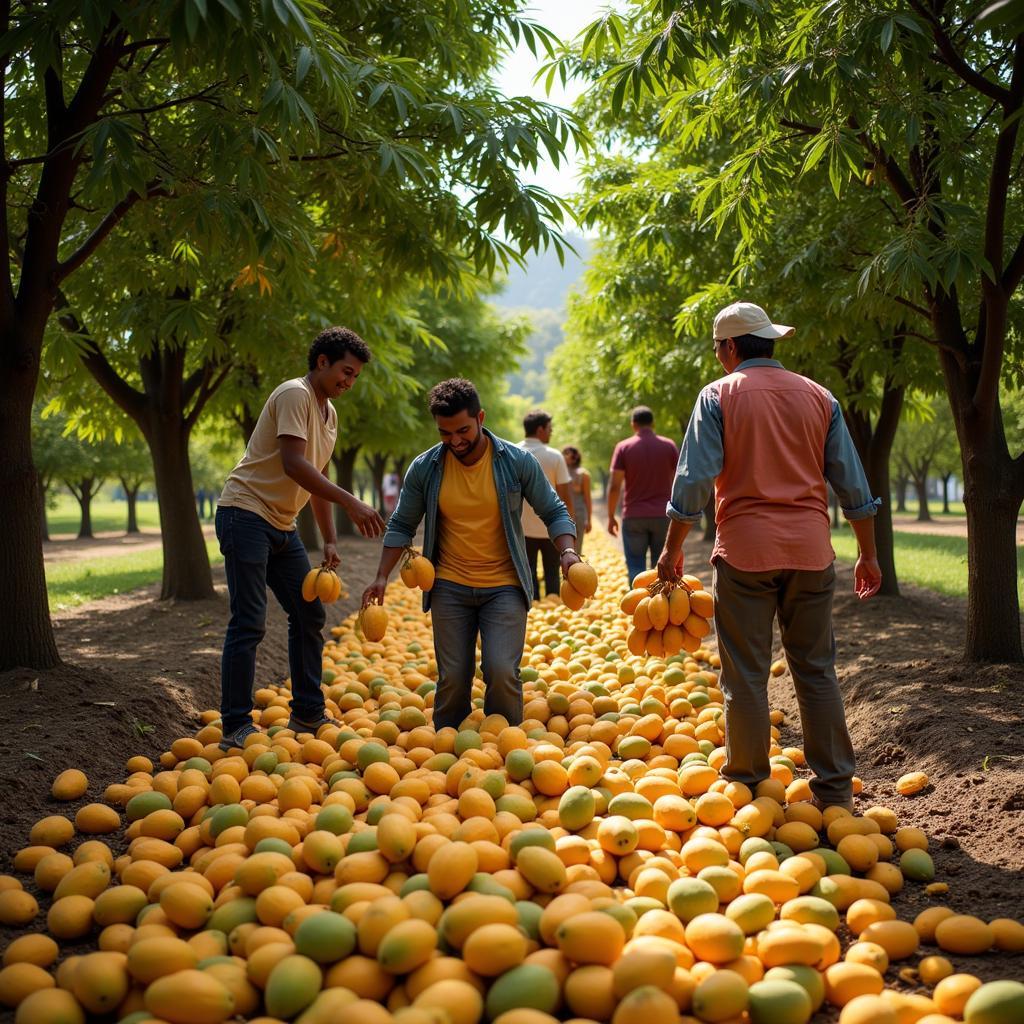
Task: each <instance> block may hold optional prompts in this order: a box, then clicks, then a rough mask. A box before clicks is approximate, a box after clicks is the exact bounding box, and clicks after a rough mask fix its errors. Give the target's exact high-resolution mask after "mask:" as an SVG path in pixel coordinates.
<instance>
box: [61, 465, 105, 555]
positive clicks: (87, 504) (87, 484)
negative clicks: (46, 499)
mask: <svg viewBox="0 0 1024 1024" xmlns="http://www.w3.org/2000/svg"><path fill="white" fill-rule="evenodd" d="M64 483H65V485H66V486H67V489H68V490H69V491H70V492H71V493H72V494H73V495H74V496H75V501H77V502H78V508H79V510H80V512H81V519H80V520H79V524H78V539H79V540H82V539H84V538H88V539H91V538H92V535H93V533H92V499H93V498H95V497H96V492H97V491H98V490H99V489H100V488H101V487H102V486H103V480H102V479H97V478H96V477H93V476H83V477H79V478H78V479H77V480H65V481H64Z"/></svg>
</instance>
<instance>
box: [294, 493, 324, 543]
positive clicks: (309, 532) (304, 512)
mask: <svg viewBox="0 0 1024 1024" xmlns="http://www.w3.org/2000/svg"><path fill="white" fill-rule="evenodd" d="M295 529H296V530H298V531H299V540H301V541H302V544H303V547H305V549H306V550H307V551H319V550H320V531H319V530H318V529H317V528H316V516H314V515H313V506H312V504H311V503H310V502H308V501H307V502H306V504H305V505H303V506H302V508H301V509H300V510H299V515H298V519H297V520H296V525H295Z"/></svg>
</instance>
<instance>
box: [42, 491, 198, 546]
mask: <svg viewBox="0 0 1024 1024" xmlns="http://www.w3.org/2000/svg"><path fill="white" fill-rule="evenodd" d="M135 511H136V514H137V516H138V520H139V528H140V529H142V530H159V529H160V506H159V505H158V504H157V503H156V502H155V501H140V502H139V503H138V504H137V505H136V506H135ZM81 519H82V514H81V512H80V511H79V508H78V502H77V501H75V499H74V498H73V497H72V496H71V495H70V494H58V495H56V503H55V505H54V507H53V508H48V509H47V510H46V521H47V522H48V523H49V525H50V536H51V537H55V536H57V535H59V534H71V536H72V537H75V536H77V535H78V527H79V524H80V523H81ZM204 522H205V520H204ZM127 525H128V503H127V502H125V501H114V500H113V499H112V498H108V497H105V496H104V497H100V498H96V499H95V500H94V501H93V503H92V530H93V533H107V532H110V533H124V531H125V527H126V526H127Z"/></svg>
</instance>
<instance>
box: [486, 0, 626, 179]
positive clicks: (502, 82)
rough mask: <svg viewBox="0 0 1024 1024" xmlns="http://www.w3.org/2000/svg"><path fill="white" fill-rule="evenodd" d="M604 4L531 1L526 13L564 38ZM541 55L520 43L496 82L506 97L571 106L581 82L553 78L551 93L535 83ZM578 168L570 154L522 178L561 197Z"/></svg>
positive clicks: (576, 0)
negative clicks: (535, 54)
mask: <svg viewBox="0 0 1024 1024" xmlns="http://www.w3.org/2000/svg"><path fill="white" fill-rule="evenodd" d="M607 6H608V3H607V0H533V2H532V3H531V4H530V6H529V8H528V9H527V10H526V12H525V13H526V14H527V16H528V17H529V18H530V20H531V21H536V22H538V23H539V24H541V25H543V26H544V27H545V28H548V29H550V30H551V31H552V32H554V33H555V35H557V36H558V37H559V38H560V39H562V40H564V41H567V40H570V39H572V38H574V37H575V36H576V35H577V34H578V33H579V32H580V30H581V29H583V28H584V27H585V26H586V25H589V24H590V22H592V21H594V20H595V19H596V18H598V17H600V15H601V13H602V12H603V11H604V9H605V8H606V7H607ZM541 54H542V55H541V57H540V58H537V57H534V56H533V54H532V53H530V51H529V49H528V48H527V46H526V45H525V44H522V43H521V44H520V45H519V47H518V49H517V50H516V51H515V52H514V53H512V54H510V55H509V56H508V57H507V58H506V59H505V61H504V64H503V66H502V69H501V71H500V73H499V75H498V85H499V86H500V87H501V89H502V91H503V92H504V93H505V94H506V95H507V96H532V97H534V99H538V100H546V101H547V102H549V103H554V104H556V105H558V106H561V107H571V106H572V104H573V101H574V100H575V99H576V98H577V97H578V96H579V94H580V93H581V92H582V91H583V87H584V83H583V82H573V81H570V82H569V83H568V88H567V89H563V88H562V86H561V83H560V82H559V81H558V80H557V79H556V81H555V82H554V84H553V85H552V88H551V93H550V94H548V93H547V92H546V91H545V88H544V84H543V83H542V82H541V83H538V84H537V85H534V84H533V77H534V75H536V73H537V72H538V71H539V70H540V68H541V66H542V65H543V63H544V58H543V51H541ZM579 170H580V167H579V160H578V158H577V157H576V155H575V154H574V153H570V155H569V158H568V159H567V160H563V161H562V163H561V166H559V167H557V168H556V167H555V166H554V165H553V164H552V163H551V161H550V160H545V161H544V162H543V163H542V164H541V165H540V166H539V167H538V169H537V173H536V174H531V173H529V172H524V173H523V174H522V178H523V180H524V181H526V183H527V184H530V185H540V186H542V187H543V188H546V189H547V190H548V191H549V192H554V193H555V194H556V195H563V196H564V195H568V194H569V193H571V192H574V191H575V190H576V177H577V174H578V173H579Z"/></svg>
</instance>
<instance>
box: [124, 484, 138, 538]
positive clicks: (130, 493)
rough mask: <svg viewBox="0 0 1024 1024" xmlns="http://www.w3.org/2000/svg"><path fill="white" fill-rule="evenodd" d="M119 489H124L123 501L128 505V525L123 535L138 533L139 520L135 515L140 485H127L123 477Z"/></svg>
mask: <svg viewBox="0 0 1024 1024" xmlns="http://www.w3.org/2000/svg"><path fill="white" fill-rule="evenodd" d="M120 479H121V487H122V488H123V489H124V500H125V501H126V502H127V503H128V525H127V527H126V528H125V531H124V532H125V533H138V532H139V518H138V515H137V505H138V500H139V489H140V488H141V487H142V484H141V483H135V482H134V481H133V482H132V484H129V483H128V481H127V480H125V478H124V477H121V478H120Z"/></svg>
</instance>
